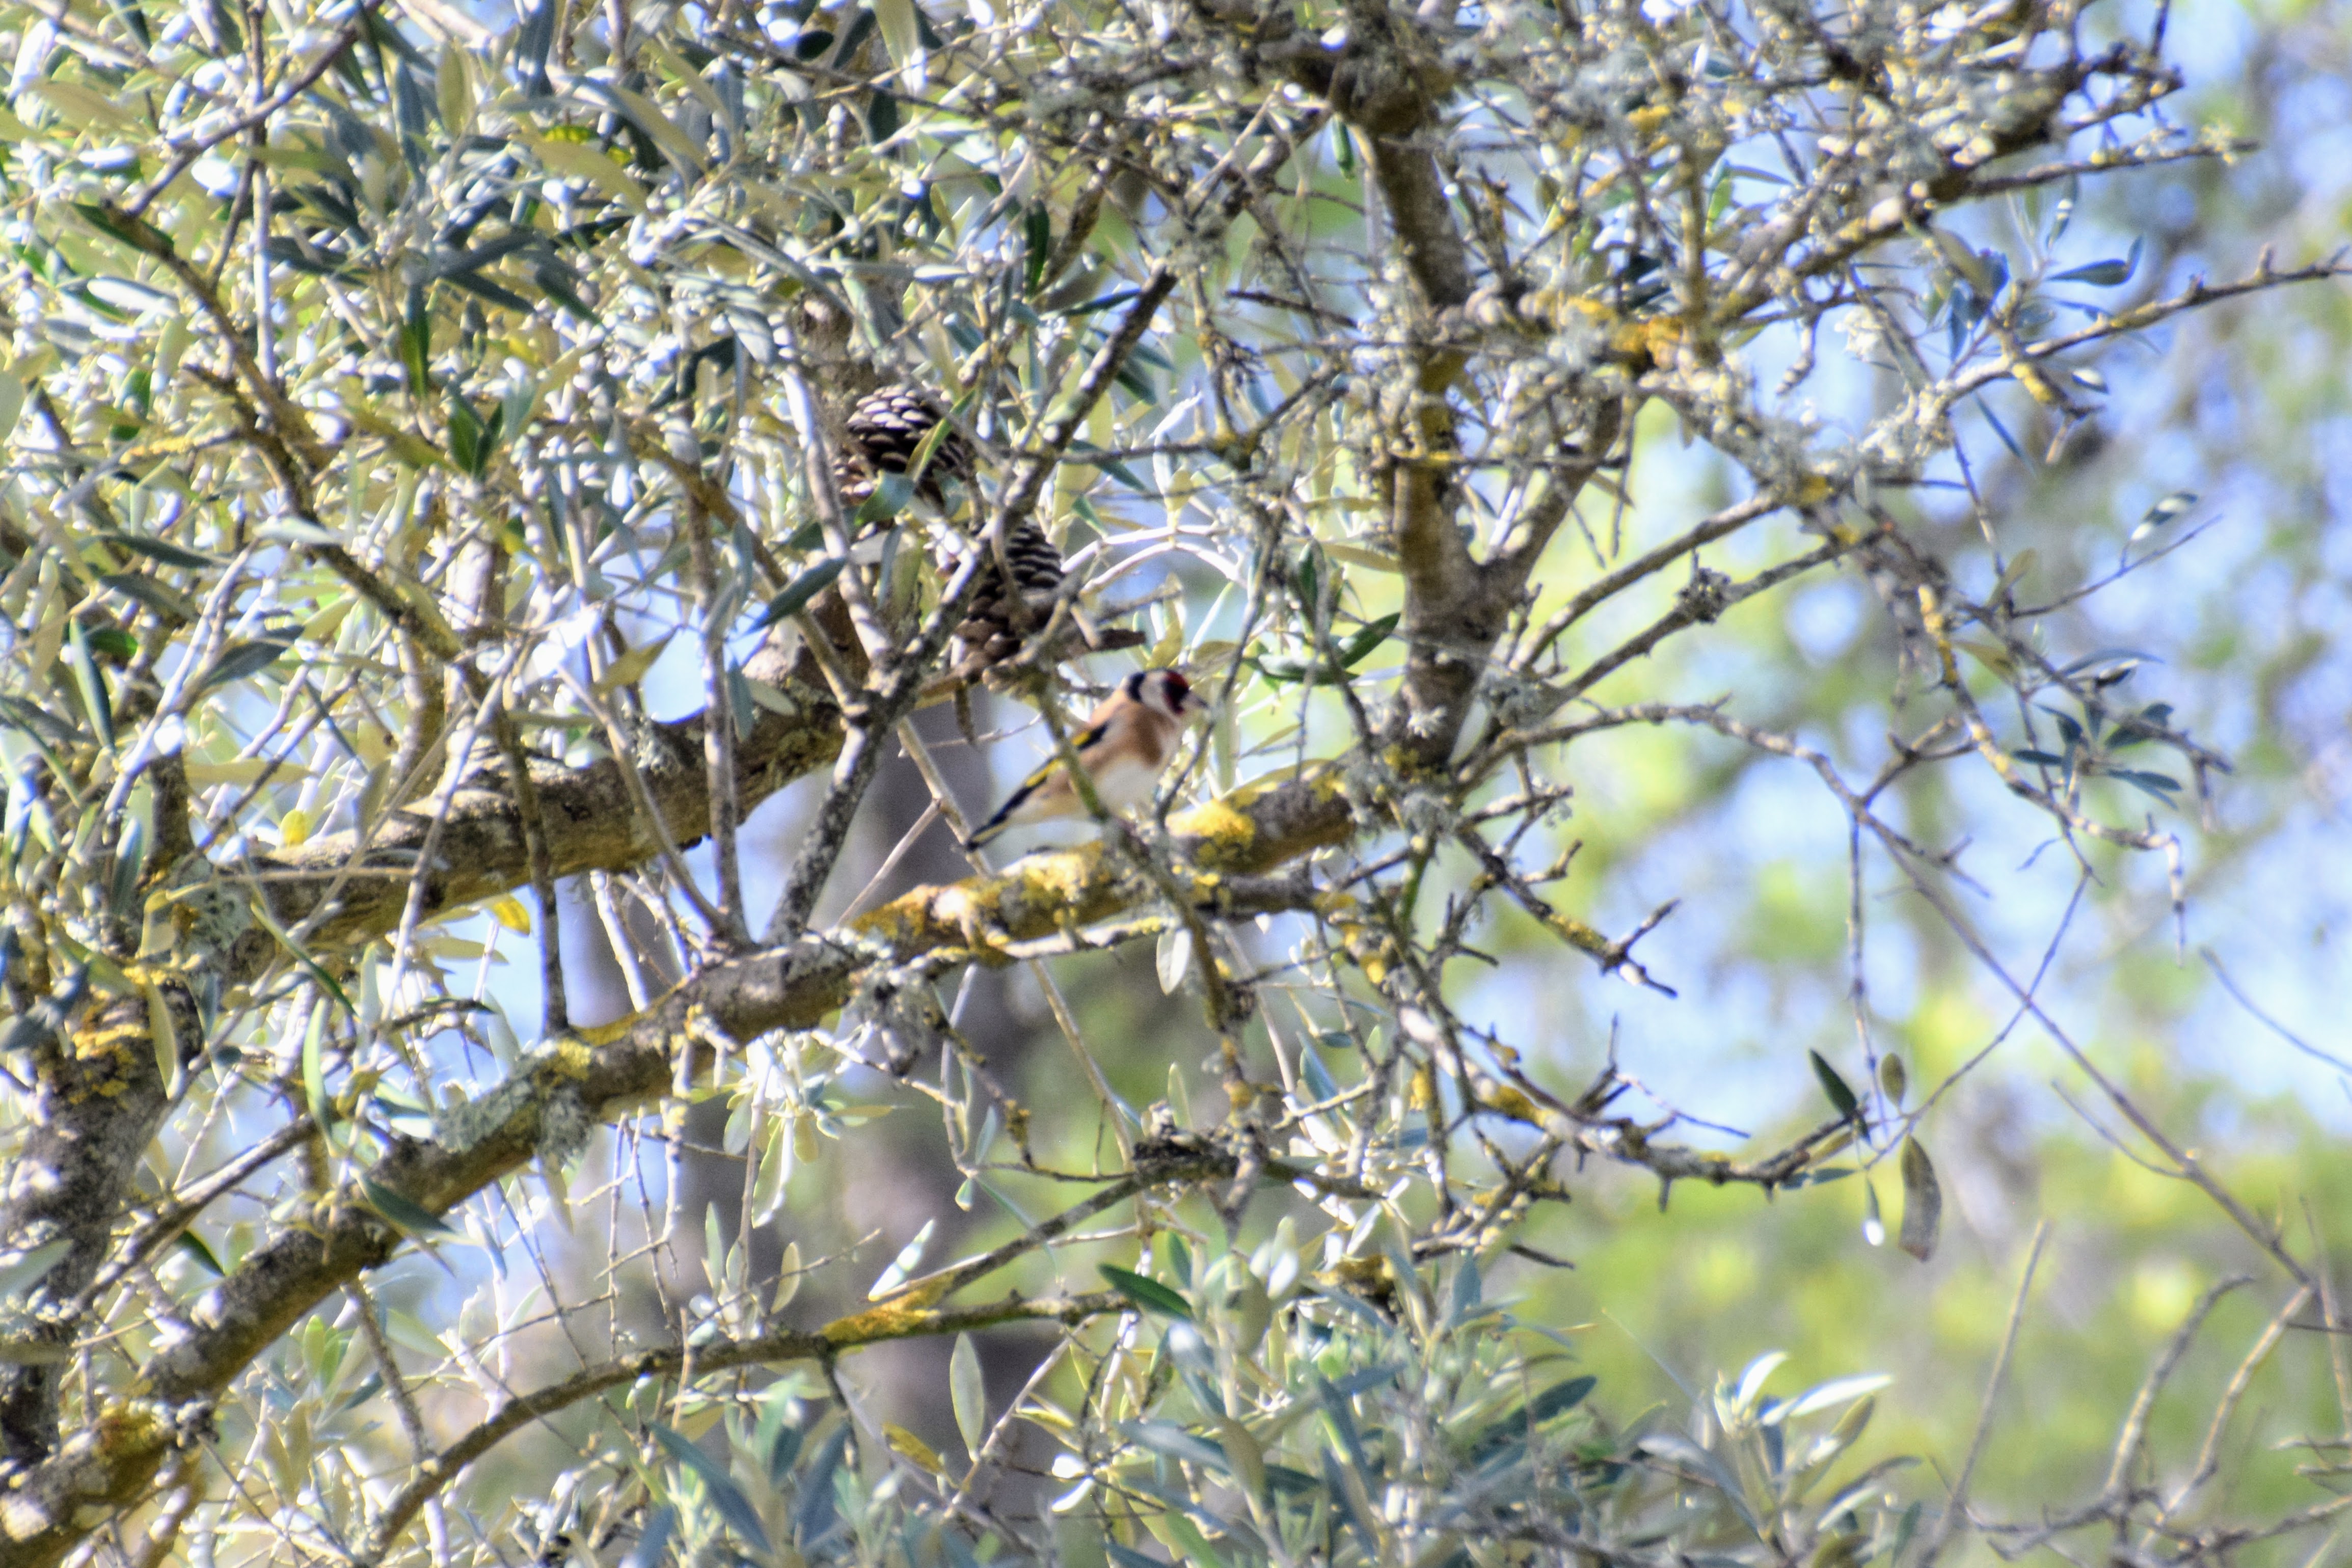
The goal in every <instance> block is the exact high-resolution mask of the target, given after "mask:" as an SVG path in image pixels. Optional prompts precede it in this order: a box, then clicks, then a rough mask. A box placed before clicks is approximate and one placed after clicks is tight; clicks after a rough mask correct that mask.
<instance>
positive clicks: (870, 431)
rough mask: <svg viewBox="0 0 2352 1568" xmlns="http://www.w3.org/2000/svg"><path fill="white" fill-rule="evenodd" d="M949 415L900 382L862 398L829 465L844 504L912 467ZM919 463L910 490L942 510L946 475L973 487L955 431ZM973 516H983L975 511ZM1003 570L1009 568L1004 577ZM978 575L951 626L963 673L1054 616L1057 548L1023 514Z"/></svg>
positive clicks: (964, 447) (1009, 651) (1006, 653)
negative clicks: (998, 555)
mask: <svg viewBox="0 0 2352 1568" xmlns="http://www.w3.org/2000/svg"><path fill="white" fill-rule="evenodd" d="M946 417H947V416H946V415H945V414H944V413H942V412H941V410H940V405H939V404H938V402H937V401H935V400H934V399H933V398H932V397H931V395H929V393H927V392H924V391H923V390H921V389H920V388H919V387H913V386H908V385H905V384H898V385H894V386H886V387H883V388H882V389H881V390H880V391H878V392H873V393H868V394H867V395H866V396H865V397H862V398H860V399H859V400H858V402H857V405H856V407H854V408H852V409H851V410H850V411H849V417H848V418H847V419H846V420H845V422H844V425H843V436H844V439H843V442H842V449H841V452H840V455H839V456H838V457H837V458H835V462H834V482H835V485H836V486H837V487H839V489H840V490H841V499H842V500H843V502H844V504H845V505H847V506H849V507H850V508H852V509H855V508H857V507H860V506H863V505H864V504H865V503H866V500H867V498H869V497H870V496H872V495H873V494H874V492H875V490H876V489H877V488H878V487H879V485H880V484H881V480H882V476H883V475H885V474H907V473H912V472H914V471H915V469H916V468H917V464H918V459H919V458H920V457H921V455H922V451H923V443H924V442H925V441H926V440H927V439H928V438H929V437H930V435H931V432H932V431H933V430H935V429H938V428H939V427H940V425H941V423H942V422H943V421H944V420H945V419H946ZM920 466H921V472H920V475H919V477H918V478H917V479H916V481H915V493H916V494H917V495H919V496H920V497H922V498H923V499H924V500H928V501H929V502H930V503H931V504H932V505H933V506H936V507H940V508H941V509H942V510H944V509H945V507H946V505H947V499H946V493H945V491H944V490H943V489H942V488H941V486H940V479H941V478H942V477H943V476H944V477H950V478H953V479H957V480H958V481H959V482H961V484H962V485H964V486H965V487H966V488H967V489H970V488H971V485H972V479H973V469H974V465H973V458H972V449H971V445H970V444H969V443H968V442H966V441H965V440H964V438H963V437H961V436H960V435H958V434H957V433H956V432H955V431H954V430H953V429H952V428H950V429H948V430H946V431H945V432H943V433H942V434H941V435H940V437H939V439H938V440H937V442H935V443H934V444H933V445H932V447H931V450H930V456H929V460H928V461H924V462H922V463H921V465H920ZM971 515H972V516H973V517H974V518H977V517H978V516H979V515H980V513H979V511H978V510H977V509H976V508H975V509H974V510H973V512H972V513H971ZM990 553H991V555H993V554H994V552H993V551H991V552H990ZM1006 567H1009V568H1010V569H1011V576H1010V580H1009V582H1008V580H1007V576H1006V573H1005V570H1004V568H1006ZM981 573H982V576H981V582H980V585H979V587H978V589H977V590H976V591H975V592H974V594H973V595H972V599H971V608H970V609H969V610H968V611H967V612H966V613H965V616H964V619H963V622H962V624H961V626H957V628H956V642H957V645H958V647H957V652H956V658H955V665H956V669H957V671H958V673H960V674H962V675H966V676H970V675H975V674H978V673H980V672H981V671H982V670H984V669H986V668H989V667H990V666H992V665H997V664H1002V663H1003V662H1004V661H1005V660H1007V659H1009V658H1013V656H1014V655H1016V654H1018V653H1019V652H1020V651H1021V647H1022V643H1023V641H1024V637H1025V636H1026V635H1027V634H1029V633H1033V632H1034V631H1036V630H1037V629H1038V628H1040V627H1041V626H1044V625H1045V622H1046V621H1047V620H1048V619H1049V618H1051V616H1052V615H1053V609H1054V601H1055V598H1056V597H1057V596H1059V595H1060V594H1061V591H1062V552H1060V551H1058V550H1056V549H1055V548H1054V542H1053V541H1052V540H1050V539H1047V538H1046V537H1045V531H1044V530H1043V529H1041V528H1039V527H1038V526H1037V523H1036V521H1035V519H1034V518H1030V517H1024V518H1022V519H1021V520H1020V521H1017V522H1015V523H1014V524H1013V527H1012V528H1011V530H1010V531H1008V532H1007V533H1006V535H1005V539H1004V558H1003V563H1002V564H1001V565H1000V563H997V562H996V561H994V560H990V561H989V562H987V563H984V564H983V565H982V567H981Z"/></svg>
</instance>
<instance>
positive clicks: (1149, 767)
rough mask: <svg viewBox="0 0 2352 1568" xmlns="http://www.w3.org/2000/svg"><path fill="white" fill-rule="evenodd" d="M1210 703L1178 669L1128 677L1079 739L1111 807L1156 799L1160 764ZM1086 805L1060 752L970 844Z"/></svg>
mask: <svg viewBox="0 0 2352 1568" xmlns="http://www.w3.org/2000/svg"><path fill="white" fill-rule="evenodd" d="M1208 706H1209V705H1208V704H1207V703H1205V702H1203V701H1202V700H1201V699H1200V697H1199V695H1198V694H1196V693H1195V692H1194V691H1193V689H1192V682H1191V681H1189V680H1187V679H1184V677H1183V675H1182V673H1181V671H1178V670H1173V669H1139V670H1137V671H1136V672H1135V673H1134V674H1132V675H1130V676H1129V677H1128V678H1127V679H1125V680H1122V681H1120V682H1119V683H1118V690H1116V691H1114V692H1112V693H1111V694H1110V695H1109V696H1108V697H1107V698H1105V699H1104V700H1103V702H1102V705H1101V706H1100V707H1098V708H1097V709H1096V710H1094V711H1093V712H1092V713H1091V714H1089V715H1087V727H1086V729H1085V730H1084V731H1081V732H1080V733H1079V734H1078V735H1077V736H1076V737H1075V738H1074V740H1073V742H1072V744H1073V745H1074V746H1075V747H1076V751H1077V753H1078V761H1079V763H1081V764H1083V765H1084V766H1085V768H1086V770H1087V778H1089V779H1091V780H1092V781H1093V782H1094V786H1095V798H1096V799H1097V800H1099V801H1101V802H1102V804H1103V806H1104V809H1106V810H1108V811H1123V810H1126V809H1127V808H1129V807H1130V806H1137V805H1143V804H1145V803H1146V802H1148V801H1149V800H1150V798H1151V791H1152V787H1153V785H1155V784H1158V783H1159V781H1160V769H1162V768H1164V767H1166V766H1167V765H1168V759H1169V758H1170V757H1171V756H1172V755H1174V754H1175V751H1176V741H1177V738H1178V737H1179V736H1181V734H1182V733H1183V732H1184V726H1185V725H1186V724H1188V723H1190V722H1191V721H1192V719H1193V717H1194V716H1195V715H1197V714H1200V713H1203V712H1206V711H1207V710H1208ZM1086 809H1087V808H1086V804H1085V802H1083V801H1081V800H1080V799H1079V798H1078V790H1077V785H1076V784H1074V783H1072V782H1071V779H1070V775H1069V773H1068V772H1067V771H1066V769H1064V768H1063V766H1062V763H1061V761H1060V759H1059V758H1056V759H1055V761H1053V762H1050V763H1046V764H1045V766H1044V767H1042V768H1039V769H1038V770H1037V771H1036V772H1035V773H1031V774H1030V775H1029V776H1028V778H1026V779H1025V780H1024V781H1023V782H1022V784H1021V787H1020V788H1019V789H1017V790H1014V791H1013V798H1012V799H1010V800H1008V801H1006V802H1005V803H1004V804H1003V805H1001V806H999V807H998V808H997V811H996V815H995V816H992V817H990V818H989V819H988V820H987V821H986V822H983V823H982V824H981V825H980V826H978V827H977V828H975V829H973V830H972V834H971V837H969V838H967V839H965V840H964V847H965V848H967V849H977V848H979V847H981V846H982V845H983V844H985V843H987V842H988V841H989V840H990V839H992V838H993V837H996V836H997V835H998V834H1000V833H1002V832H1003V831H1004V830H1005V829H1006V828H1008V827H1011V826H1014V825H1016V824H1018V823H1024V822H1043V821H1045V820H1046V819H1047V818H1049V817H1056V816H1084V815H1085V813H1086Z"/></svg>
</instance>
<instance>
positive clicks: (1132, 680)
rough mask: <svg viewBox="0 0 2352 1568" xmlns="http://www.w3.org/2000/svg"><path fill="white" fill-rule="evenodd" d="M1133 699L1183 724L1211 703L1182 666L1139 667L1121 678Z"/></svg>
mask: <svg viewBox="0 0 2352 1568" xmlns="http://www.w3.org/2000/svg"><path fill="white" fill-rule="evenodd" d="M1121 685H1122V686H1123V688H1124V689H1125V690H1126V692H1127V696H1128V698H1129V700H1130V701H1135V702H1139V703H1141V704H1142V705H1143V706H1144V707H1146V708H1148V709H1150V710H1151V711H1152V712H1154V713H1157V714H1158V715H1160V717H1161V718H1162V719H1166V720H1168V721H1171V723H1177V724H1181V723H1183V722H1185V721H1187V720H1189V719H1191V718H1192V717H1193V716H1194V715H1196V714H1200V713H1205V712H1207V711H1208V710H1209V705H1208V703H1206V702H1205V701H1203V700H1202V698H1201V694H1200V693H1199V692H1197V691H1195V690H1193V689H1192V682H1191V681H1189V680H1187V679H1184V672H1183V671H1181V670H1179V669H1139V670H1137V671H1136V672H1135V673H1134V674H1133V675H1130V676H1129V677H1128V678H1127V679H1126V680H1125V681H1123V682H1121Z"/></svg>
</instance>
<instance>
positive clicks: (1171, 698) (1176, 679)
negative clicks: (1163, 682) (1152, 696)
mask: <svg viewBox="0 0 2352 1568" xmlns="http://www.w3.org/2000/svg"><path fill="white" fill-rule="evenodd" d="M1190 696H1192V682H1191V681H1189V680H1187V679H1184V678H1183V677H1182V676H1181V675H1179V674H1177V673H1176V672H1175V671H1174V670H1172V669H1171V670H1170V671H1169V672H1168V705H1169V706H1170V707H1171V708H1181V707H1182V706H1183V705H1184V699H1186V698H1187V697H1190Z"/></svg>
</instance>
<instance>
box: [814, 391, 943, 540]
mask: <svg viewBox="0 0 2352 1568" xmlns="http://www.w3.org/2000/svg"><path fill="white" fill-rule="evenodd" d="M945 417H946V415H945V414H944V413H943V412H941V410H940V405H939V404H938V403H937V402H936V401H935V400H933V398H932V397H931V396H930V395H929V394H928V393H926V392H923V391H921V390H920V389H919V388H916V387H912V386H907V385H904V384H901V385H897V386H886V387H883V388H882V389H881V390H880V391H878V392H871V393H868V394H866V396H864V397H862V398H860V399H858V401H857V405H856V407H854V408H852V409H851V410H850V411H849V417H848V419H847V420H846V421H845V422H844V426H843V436H844V439H843V442H842V448H841V452H840V455H839V456H838V457H836V458H835V459H834V465H833V479H834V483H835V485H836V486H838V487H839V489H840V490H841V499H842V501H843V502H844V504H845V505H847V506H848V507H850V508H851V509H852V510H855V509H856V508H857V507H859V506H862V505H864V504H865V502H866V498H867V497H869V496H871V495H872V494H873V493H874V489H875V487H876V486H877V484H878V483H880V481H881V476H882V475H884V474H903V473H906V472H907V471H908V469H909V468H912V467H913V466H914V463H915V455H916V454H917V453H918V452H919V451H920V450H921V448H922V445H923V441H924V438H925V437H928V436H929V435H930V433H931V431H932V430H933V429H934V428H936V427H937V426H938V425H939V423H940V420H942V419H944V418H945ZM943 476H952V477H953V478H955V479H959V480H961V482H963V483H965V484H967V485H968V484H970V483H971V477H972V453H971V447H970V446H969V445H968V444H967V443H966V442H965V441H964V438H963V437H961V436H959V435H957V434H956V433H955V432H954V431H952V430H950V431H949V432H948V433H947V434H946V435H945V436H943V437H940V444H939V446H938V447H935V448H934V449H933V450H932V452H931V460H930V462H929V464H928V465H926V466H925V468H924V469H923V477H922V478H921V479H919V480H918V481H917V483H916V486H915V490H916V493H917V494H918V495H920V496H921V497H922V498H923V499H924V500H927V501H929V502H930V503H931V504H932V505H933V506H943V505H945V504H946V499H947V498H946V495H945V493H944V491H943V490H942V489H940V479H941V478H942V477H943Z"/></svg>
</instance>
